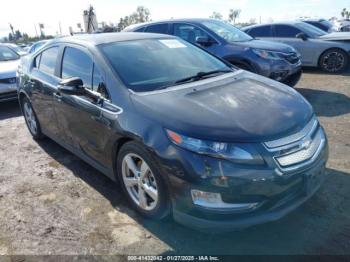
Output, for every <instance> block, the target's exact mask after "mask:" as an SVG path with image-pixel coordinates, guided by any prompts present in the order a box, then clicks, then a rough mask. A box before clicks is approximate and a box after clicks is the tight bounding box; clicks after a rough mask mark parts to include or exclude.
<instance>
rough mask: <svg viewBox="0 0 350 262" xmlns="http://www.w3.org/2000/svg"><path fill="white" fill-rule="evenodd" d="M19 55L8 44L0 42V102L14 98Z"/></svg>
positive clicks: (15, 96) (15, 95) (15, 97)
mask: <svg viewBox="0 0 350 262" xmlns="http://www.w3.org/2000/svg"><path fill="white" fill-rule="evenodd" d="M19 61H20V55H19V54H17V53H16V52H15V51H13V49H11V48H10V47H8V45H4V44H0V102H3V101H9V100H16V99H17V86H16V71H17V68H18V65H19Z"/></svg>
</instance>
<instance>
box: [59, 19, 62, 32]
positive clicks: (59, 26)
mask: <svg viewBox="0 0 350 262" xmlns="http://www.w3.org/2000/svg"><path fill="white" fill-rule="evenodd" d="M58 28H59V29H60V35H62V27H61V21H59V22H58Z"/></svg>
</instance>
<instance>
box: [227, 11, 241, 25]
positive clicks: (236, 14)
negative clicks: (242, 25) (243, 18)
mask: <svg viewBox="0 0 350 262" xmlns="http://www.w3.org/2000/svg"><path fill="white" fill-rule="evenodd" d="M240 14H241V10H240V9H230V12H229V14H228V21H229V22H230V23H232V22H233V24H235V23H236V20H237V18H238V17H239V15H240Z"/></svg>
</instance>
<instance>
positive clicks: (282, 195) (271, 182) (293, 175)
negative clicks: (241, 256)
mask: <svg viewBox="0 0 350 262" xmlns="http://www.w3.org/2000/svg"><path fill="white" fill-rule="evenodd" d="M174 150H176V151H177V154H176V155H177V158H178V159H180V161H181V162H182V164H181V166H183V168H184V170H181V167H175V165H173V166H172V169H169V170H168V173H171V172H175V173H174V175H172V176H169V179H170V183H171V187H170V188H171V189H170V190H171V195H172V202H173V216H174V219H175V220H176V221H177V222H179V223H180V224H183V225H186V226H189V227H191V228H195V229H198V230H209V231H210V230H214V231H216V232H218V231H225V230H236V229H242V228H246V227H250V226H253V225H257V224H262V223H266V222H269V221H274V220H277V219H280V218H281V217H283V216H285V215H286V214H288V213H289V212H291V211H292V210H294V209H296V208H297V207H298V206H300V205H301V204H302V203H304V202H305V201H306V200H307V199H309V198H310V197H311V196H312V195H313V194H314V193H315V192H316V191H317V189H318V188H319V187H320V185H321V184H322V182H323V181H324V179H325V176H326V173H325V166H326V162H327V160H328V145H327V141H326V143H325V144H324V145H323V146H322V148H321V150H320V152H319V153H318V155H317V157H316V158H315V159H314V160H313V161H312V163H310V164H308V165H307V166H303V167H302V168H300V169H298V170H293V171H291V172H285V173H281V172H280V171H279V172H277V171H276V170H278V166H277V165H274V164H273V161H271V162H270V163H268V164H267V166H265V167H250V168H249V169H248V168H247V167H246V166H245V167H244V166H239V165H237V164H233V163H231V162H229V161H225V160H219V159H214V158H210V157H206V156H199V155H196V154H194V153H191V152H188V151H185V150H182V149H181V148H176V149H174ZM168 166H169V165H168ZM192 189H196V190H201V191H204V192H213V193H220V194H221V196H222V199H223V200H224V202H225V203H259V205H257V206H254V207H252V209H249V210H235V209H217V208H216V209H215V208H205V207H201V206H198V205H195V204H193V201H192V198H191V195H190V192H191V190H192Z"/></svg>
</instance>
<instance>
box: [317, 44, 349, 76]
mask: <svg viewBox="0 0 350 262" xmlns="http://www.w3.org/2000/svg"><path fill="white" fill-rule="evenodd" d="M348 64H349V55H348V54H347V53H346V52H344V51H343V50H341V49H337V48H333V49H329V50H327V51H326V52H324V53H323V54H322V55H321V57H320V62H319V66H320V67H321V69H322V70H323V71H325V72H328V73H339V72H342V71H344V70H345V69H346V68H347V67H348Z"/></svg>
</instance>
